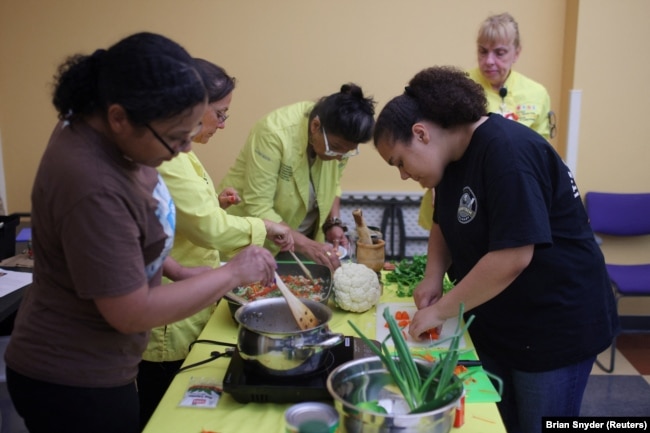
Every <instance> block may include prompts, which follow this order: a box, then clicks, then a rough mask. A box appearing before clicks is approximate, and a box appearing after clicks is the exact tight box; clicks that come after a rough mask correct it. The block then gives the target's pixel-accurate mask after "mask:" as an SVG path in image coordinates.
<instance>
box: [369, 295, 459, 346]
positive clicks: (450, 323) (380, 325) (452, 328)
mask: <svg viewBox="0 0 650 433" xmlns="http://www.w3.org/2000/svg"><path fill="white" fill-rule="evenodd" d="M386 307H388V309H389V311H390V314H391V316H393V317H395V313H396V312H397V311H406V312H407V313H408V314H409V317H410V318H411V319H412V318H413V316H414V315H415V312H416V311H417V308H416V307H415V305H413V303H412V302H388V303H381V304H378V305H377V314H376V317H377V328H376V331H375V332H376V340H377V341H379V342H380V343H381V342H382V341H383V340H384V338H386V337H387V336H388V335H390V332H389V331H388V328H387V327H386V326H385V324H386V320H385V319H384V309H385V308H386ZM457 325H458V317H453V318H451V319H447V320H446V321H445V323H444V324H443V325H442V331H441V332H440V338H439V339H438V340H430V341H416V340H414V339H413V338H412V337H411V336H410V335H409V333H408V326H407V327H406V328H404V332H405V334H406V343H407V344H408V345H409V347H413V348H423V347H429V348H435V349H449V344H450V343H451V341H449V340H448V341H446V342H442V343H438V342H439V341H442V340H444V339H447V338H449V337H451V336H452V335H454V333H455V332H456V326H457ZM391 343H392V340H390V341H389V342H388V343H387V344H388V345H389V346H391V347H393V346H394V344H391ZM458 348H459V349H463V348H465V336H462V337H461V338H460V341H459V344H458Z"/></svg>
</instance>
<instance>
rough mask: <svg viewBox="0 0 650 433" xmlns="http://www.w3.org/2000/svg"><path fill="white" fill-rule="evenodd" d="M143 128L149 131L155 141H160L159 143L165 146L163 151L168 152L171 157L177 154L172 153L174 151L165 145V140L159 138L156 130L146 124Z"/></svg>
mask: <svg viewBox="0 0 650 433" xmlns="http://www.w3.org/2000/svg"><path fill="white" fill-rule="evenodd" d="M144 126H145V127H146V128H147V129H148V130H149V131H151V133H152V134H153V136H154V137H156V139H157V140H158V141H160V143H161V144H162V145H163V146H165V149H167V150H169V153H171V154H172V155H176V154H177V153H178V152H176V151H174V149H173V148H172V147H171V146H170V145H169V144H167V142H166V141H165V139H164V138H162V137H161V136H160V135H159V134H158V133H157V132H156V130H155V129H153V128H152V127H151V125H149V124H148V123H145V124H144Z"/></svg>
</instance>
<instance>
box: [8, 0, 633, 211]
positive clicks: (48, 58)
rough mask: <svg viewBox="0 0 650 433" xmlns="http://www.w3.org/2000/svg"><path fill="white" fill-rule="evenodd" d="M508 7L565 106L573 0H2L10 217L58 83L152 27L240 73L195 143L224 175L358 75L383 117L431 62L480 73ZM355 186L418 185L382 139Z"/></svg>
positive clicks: (46, 131) (356, 170)
mask: <svg viewBox="0 0 650 433" xmlns="http://www.w3.org/2000/svg"><path fill="white" fill-rule="evenodd" d="M504 11H509V12H510V13H512V14H513V15H514V16H515V18H516V19H517V20H518V22H519V25H520V30H521V33H522V43H523V52H522V55H521V57H520V59H519V62H518V63H517V64H516V68H517V69H518V70H519V71H521V72H522V73H525V74H527V75H529V76H531V77H532V78H534V79H536V80H538V81H540V82H542V83H544V84H545V85H546V86H547V88H548V89H549V92H550V94H551V98H552V100H553V105H554V106H557V107H558V110H557V111H560V110H559V107H560V101H561V93H560V85H561V78H562V67H561V62H562V54H561V53H562V50H563V36H564V15H565V1H564V0H536V1H526V2H520V1H516V0H494V1H490V2H485V1H483V0H463V1H462V2H449V1H445V0H408V1H405V2H396V1H392V0H390V1H389V0H352V1H351V0H330V1H327V2H325V1H320V2H318V1H313V0H280V1H275V2H273V1H266V0H246V1H236V0H185V1H177V0H155V1H154V0H112V1H110V2H99V1H88V0H57V1H42V0H21V1H4V0H2V1H0V139H1V142H2V147H3V156H4V169H5V174H6V183H7V197H6V205H7V208H8V212H28V211H29V208H30V202H29V194H30V190H31V184H32V179H33V177H34V173H35V172H36V168H37V164H38V161H39V158H40V155H41V153H42V151H43V148H44V147H45V145H46V143H47V139H48V137H49V135H50V132H51V130H52V127H53V126H54V123H55V120H56V119H55V112H54V109H53V108H52V105H51V103H50V93H51V82H52V76H53V74H54V72H55V69H56V67H57V66H58V64H59V63H60V62H61V61H62V60H63V59H64V57H65V56H67V55H69V54H73V53H77V52H82V53H91V52H92V51H93V50H94V49H95V48H98V47H107V46H108V45H110V44H112V43H114V42H116V41H117V40H118V39H120V38H122V37H124V36H126V35H128V34H130V33H133V32H136V31H142V30H147V31H154V32H160V33H163V34H165V35H167V36H169V37H171V38H173V39H175V40H177V41H178V42H180V43H181V44H182V45H184V46H185V47H186V48H187V49H188V50H189V51H190V52H191V53H192V54H193V55H196V56H201V57H205V58H207V59H208V60H211V61H214V62H216V63H218V64H220V65H222V66H224V67H225V68H226V69H227V70H228V72H229V73H230V74H232V75H234V76H235V77H236V78H237V79H238V85H237V88H236V90H235V96H234V99H233V104H232V106H231V111H230V113H231V117H230V119H229V120H228V122H227V128H226V129H225V130H224V131H220V132H219V133H218V134H217V135H216V136H215V137H214V138H213V139H212V141H211V142H210V143H209V144H207V145H197V146H195V149H196V150H197V153H198V154H199V156H200V157H201V159H202V161H203V162H204V164H205V165H206V168H207V169H208V171H209V172H210V174H211V175H212V177H213V178H214V180H215V181H218V180H219V179H220V178H221V176H222V174H223V173H224V172H225V170H226V169H227V168H228V167H229V166H230V164H231V163H232V162H233V161H234V159H235V157H236V155H237V152H238V150H239V149H240V147H241V145H242V144H243V142H244V140H245V138H246V135H247V132H248V129H249V128H250V127H251V125H252V124H253V122H254V121H255V120H256V119H257V118H259V117H260V116H262V115H263V114H265V113H266V112H268V111H270V110H272V109H274V108H276V107H279V106H281V105H283V104H287V103H291V102H295V101H299V100H305V99H310V100H314V99H317V98H318V97H320V96H323V95H325V94H329V93H333V92H335V91H338V89H339V87H340V85H341V84H343V83H345V82H348V81H354V82H357V83H358V84H360V85H362V86H363V88H364V90H365V91H366V92H367V93H368V94H370V95H374V96H375V98H376V100H377V101H378V106H377V110H378V111H379V109H381V107H382V106H383V105H384V104H385V103H386V102H387V100H388V99H390V98H391V97H393V96H395V95H397V94H398V93H400V92H401V91H402V90H403V88H404V84H405V83H406V82H407V81H408V79H409V78H411V77H412V76H413V75H414V74H415V73H416V72H417V71H419V70H420V69H422V68H424V67H426V66H430V65H433V64H452V65H456V66H460V67H462V68H470V67H473V66H475V64H476V56H475V51H476V50H475V38H476V32H477V29H478V25H479V24H480V22H481V21H482V20H483V19H484V18H485V17H486V16H488V15H490V14H493V13H500V12H504ZM608 33H611V32H608ZM630 54H631V53H630ZM556 140H558V141H559V140H560V137H558V138H557V139H556ZM554 144H555V143H554ZM343 187H344V189H346V190H348V191H410V192H412V191H419V190H420V187H419V186H418V185H417V184H416V183H415V182H412V181H407V182H403V181H401V180H400V179H399V176H398V173H397V171H396V170H395V169H394V168H390V167H388V166H387V165H386V164H385V163H384V162H383V161H382V160H381V159H380V158H379V156H378V154H377V152H376V151H375V150H374V148H373V146H372V144H370V143H368V144H365V145H363V146H362V153H361V155H360V156H358V157H356V158H354V159H352V160H351V161H350V165H349V169H348V170H347V172H346V174H345V175H344V179H343Z"/></svg>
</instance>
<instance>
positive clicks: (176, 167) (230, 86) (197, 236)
mask: <svg viewBox="0 0 650 433" xmlns="http://www.w3.org/2000/svg"><path fill="white" fill-rule="evenodd" d="M195 67H196V69H197V70H198V71H199V73H200V74H201V75H202V77H203V81H204V84H205V86H206V89H207V93H208V103H209V105H208V108H207V110H206V111H205V113H204V115H203V119H202V127H201V130H200V131H199V133H198V134H197V135H196V136H194V137H193V139H192V141H193V142H194V143H202V144H205V143H207V142H208V141H209V140H210V138H211V137H212V135H213V134H214V133H215V132H216V131H217V130H218V129H223V128H224V127H225V121H226V119H227V118H228V115H227V114H226V113H227V112H228V108H229V106H230V102H231V100H232V92H233V90H234V88H235V80H234V79H233V78H232V77H230V76H229V75H228V74H227V73H226V71H225V70H224V69H223V68H221V67H219V66H217V65H214V64H213V63H211V62H208V61H206V60H203V59H195ZM158 172H159V173H160V175H161V176H162V178H163V180H164V182H165V184H166V185H167V188H168V189H169V192H170V194H171V196H172V199H173V200H174V205H175V208H176V227H175V233H174V245H173V247H172V250H171V253H170V255H171V257H173V258H174V259H175V260H176V262H177V263H178V264H179V265H181V266H177V267H175V268H169V267H167V266H166V267H165V278H164V279H163V283H168V282H170V281H178V280H182V279H184V278H185V277H186V275H187V274H189V273H196V272H198V271H200V268H201V267H205V268H206V269H210V268H216V267H218V266H219V265H220V262H221V257H220V254H219V250H222V251H229V252H238V250H240V249H241V248H243V247H246V246H248V245H262V244H263V243H264V241H265V240H266V239H268V240H269V241H271V242H273V243H274V244H275V245H277V247H278V248H279V249H283V250H287V249H291V248H293V238H292V237H291V233H290V230H289V229H288V227H286V226H283V225H281V224H277V223H274V222H272V221H268V220H263V219H260V218H253V217H238V216H232V215H229V214H228V213H226V211H225V210H224V208H226V207H228V206H229V205H231V204H234V203H237V202H238V201H239V197H238V195H237V192H236V191H234V190H231V189H228V190H225V191H223V192H221V193H220V194H217V192H216V191H215V188H214V184H213V182H212V179H211V178H210V176H209V175H208V173H207V171H206V170H205V168H204V167H203V164H201V161H200V160H199V158H198V157H197V155H196V153H194V152H193V151H189V152H181V153H180V154H179V155H178V156H176V158H174V159H172V160H171V161H167V162H165V163H163V164H162V165H161V166H160V167H158ZM197 268H199V269H197ZM188 276H189V275H188ZM215 308H216V304H214V305H213V306H211V307H208V308H206V309H204V310H203V311H201V312H199V313H197V314H195V315H193V316H191V317H188V318H187V319H184V320H181V321H178V322H175V323H171V324H169V325H166V326H161V327H158V328H154V329H153V330H152V331H151V336H150V339H149V344H148V346H147V349H146V351H145V352H144V354H143V361H142V362H141V363H140V369H139V374H138V392H139V397H140V418H141V424H142V426H143V427H144V425H145V424H146V422H147V421H148V419H149V417H150V416H151V414H152V413H153V411H154V410H155V408H156V406H157V405H158V403H159V402H160V399H161V398H162V396H163V394H164V393H165V391H166V389H167V388H168V387H169V384H170V383H171V381H172V379H173V378H174V375H175V374H176V372H177V371H178V369H179V368H180V367H181V365H182V363H183V361H184V360H185V358H186V356H187V354H188V350H189V349H188V348H189V345H190V344H191V343H192V342H193V341H194V340H196V339H197V337H198V336H199V334H200V332H201V331H202V330H203V327H204V326H205V324H206V323H207V321H208V319H209V318H210V316H211V315H212V313H213V312H214V310H215Z"/></svg>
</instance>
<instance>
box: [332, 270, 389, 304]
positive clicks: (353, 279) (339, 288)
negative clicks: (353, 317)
mask: <svg viewBox="0 0 650 433" xmlns="http://www.w3.org/2000/svg"><path fill="white" fill-rule="evenodd" d="M333 280H334V286H333V289H334V302H336V305H338V306H339V308H341V309H343V310H346V311H352V312H355V313H363V312H364V311H368V310H369V309H371V308H372V307H374V306H375V304H377V302H378V301H379V296H380V295H381V284H380V283H379V278H378V277H377V274H376V273H375V271H373V270H372V269H370V268H369V267H367V266H366V265H362V264H359V263H343V264H342V265H341V267H339V268H338V269H337V270H336V271H334V276H333Z"/></svg>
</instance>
